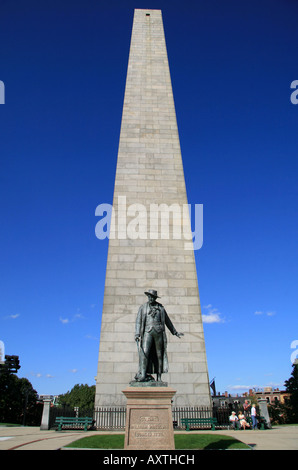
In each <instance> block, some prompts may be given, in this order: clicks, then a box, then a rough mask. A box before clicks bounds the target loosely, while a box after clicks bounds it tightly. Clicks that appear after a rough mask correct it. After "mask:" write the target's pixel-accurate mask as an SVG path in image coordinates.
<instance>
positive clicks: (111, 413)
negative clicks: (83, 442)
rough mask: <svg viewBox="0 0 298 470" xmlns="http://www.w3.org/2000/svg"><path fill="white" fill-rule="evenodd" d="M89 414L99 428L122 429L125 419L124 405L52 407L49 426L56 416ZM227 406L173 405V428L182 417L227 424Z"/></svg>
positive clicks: (53, 423) (228, 412) (228, 411)
mask: <svg viewBox="0 0 298 470" xmlns="http://www.w3.org/2000/svg"><path fill="white" fill-rule="evenodd" d="M76 414H77V415H78V416H90V417H92V418H93V420H94V426H95V427H96V429H99V430H124V429H125V421H126V407H125V406H118V407H100V408H95V409H94V408H93V409H88V410H86V409H81V408H80V409H78V410H77V411H75V410H74V409H73V408H66V407H63V408H62V407H53V408H51V414H50V427H54V425H55V418H56V416H76ZM230 414H231V408H229V407H213V408H209V407H199V406H197V407H173V408H172V416H173V425H174V428H175V429H182V428H183V426H182V424H181V420H182V418H209V417H215V418H216V419H217V422H218V425H219V426H220V427H227V426H228V425H229V415H230Z"/></svg>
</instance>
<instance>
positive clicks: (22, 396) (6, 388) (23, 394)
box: [0, 368, 42, 425]
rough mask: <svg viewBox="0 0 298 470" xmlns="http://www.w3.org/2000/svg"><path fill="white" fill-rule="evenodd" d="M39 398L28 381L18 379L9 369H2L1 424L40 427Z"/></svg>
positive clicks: (0, 379)
mask: <svg viewBox="0 0 298 470" xmlns="http://www.w3.org/2000/svg"><path fill="white" fill-rule="evenodd" d="M37 398H38V397H37V392H36V390H34V389H33V387H32V384H31V383H30V382H29V380H28V379H26V378H19V377H17V375H16V374H14V373H12V372H11V370H9V368H2V369H1V373H0V422H2V423H14V424H26V425H39V424H40V420H41V412H42V408H41V407H40V406H38V404H37ZM24 415H25V416H24Z"/></svg>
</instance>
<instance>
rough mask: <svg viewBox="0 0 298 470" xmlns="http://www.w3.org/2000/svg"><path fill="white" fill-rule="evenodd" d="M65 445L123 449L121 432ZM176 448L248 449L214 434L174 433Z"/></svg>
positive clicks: (240, 443)
mask: <svg viewBox="0 0 298 470" xmlns="http://www.w3.org/2000/svg"><path fill="white" fill-rule="evenodd" d="M66 447H75V448H85V449H123V448H124V435H123V434H102V435H98V434H97V435H95V436H88V437H83V438H82V439H78V440H77V441H74V442H72V443H71V444H68V445H67V446H66ZM175 448H176V450H181V449H184V450H187V449H250V447H249V446H247V445H246V444H244V443H243V442H241V441H238V440H237V439H235V438H233V437H230V436H225V435H214V434H177V435H175Z"/></svg>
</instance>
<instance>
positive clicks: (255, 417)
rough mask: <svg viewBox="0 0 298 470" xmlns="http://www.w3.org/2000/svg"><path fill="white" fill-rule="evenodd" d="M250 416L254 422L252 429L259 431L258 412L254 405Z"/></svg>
mask: <svg viewBox="0 0 298 470" xmlns="http://www.w3.org/2000/svg"><path fill="white" fill-rule="evenodd" d="M250 415H251V420H252V428H253V429H257V424H258V422H257V410H256V406H255V405H254V404H253V405H252V407H251V411H250Z"/></svg>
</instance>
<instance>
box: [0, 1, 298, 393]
mask: <svg viewBox="0 0 298 470" xmlns="http://www.w3.org/2000/svg"><path fill="white" fill-rule="evenodd" d="M134 8H157V9H161V10H162V12H163V20H164V27H165V33H166V41H167V48H168V56H169V63H170V69H171V77H172V84H173V91H174V98H175V104H176V112H177V119H178V126H179V133H180V140H181V148H182V156H183V162H184V169H185V178H186V185H187V191H188V196H189V202H190V203H191V204H196V203H197V204H203V205H204V244H203V247H202V248H201V249H200V250H198V251H197V252H196V260H197V269H198V280H199V289H200V296H201V304H202V310H203V314H204V330H205V340H206V350H207V360H208V368H209V374H210V379H212V378H213V377H216V387H217V390H219V391H221V392H224V391H225V390H228V391H230V392H231V393H234V392H238V393H242V392H243V391H246V390H247V389H248V388H250V387H253V386H255V387H263V386H267V385H273V386H274V387H280V388H282V387H283V383H284V381H285V380H286V379H288V378H289V376H290V374H291V368H292V366H291V360H290V357H291V354H292V353H293V349H291V343H292V342H293V341H294V340H297V339H298V328H297V326H298V325H297V266H298V255H297V239H298V236H297V235H298V233H297V229H298V222H297V208H298V194H297V178H298V168H297V166H298V165H297V131H298V105H294V104H292V103H291V101H290V96H291V93H292V91H293V90H291V89H290V85H291V82H292V81H294V80H298V62H297V56H298V28H297V17H298V4H297V2H296V1H294V0H279V1H278V0H270V1H269V0H262V1H260V0H250V1H247V2H239V0H238V1H234V0H227V1H224V2H223V1H222V0H208V1H207V0H205V1H203V0H197V1H194V0H193V1H189V0H183V1H175V0H168V1H163V0H160V1H158V2H157V1H149V0H147V1H146V2H143V1H138V0H135V1H134V2H132V1H126V0H118V1H117V0H106V1H101V0H97V1H96V0H92V1H91V0H69V1H63V0H60V1H56V0H51V1H48V0H44V1H42V2H40V1H37V0H36V1H34V0H26V1H22V0H19V1H16V0H10V1H2V2H1V4H0V45H1V47H0V80H2V81H3V82H4V84H5V104H4V105H0V158H1V172H0V192H1V198H0V205H1V232H0V242H1V245H0V246H1V263H0V282H1V284H0V288H1V303H0V340H2V341H3V342H4V343H5V353H6V354H15V355H19V357H20V363H21V369H20V371H19V374H18V375H19V376H20V377H27V378H28V379H29V380H30V382H31V383H32V385H33V387H34V388H35V389H36V390H37V392H38V393H40V394H45V393H50V394H60V393H65V392H66V391H67V390H70V389H71V388H72V387H73V385H75V384H76V383H88V384H89V385H92V384H94V383H95V381H94V377H95V375H96V370H97V359H98V347H99V335H100V313H101V308H102V302H103V291H104V278H105V265H106V257H107V241H100V240H98V239H97V238H96V236H95V231H94V230H95V225H96V222H97V221H98V219H97V218H96V217H95V209H96V207H97V205H98V204H101V203H104V202H106V203H111V202H112V195H113V185H114V177H115V168H116V159H117V149H118V141H119V132H120V122H121V113H122V104H123V97H124V87H125V79H126V70H127V62H128V53H129V44H130V35H131V27H132V20H133V9H134ZM170 313H171V312H169V314H170Z"/></svg>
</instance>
